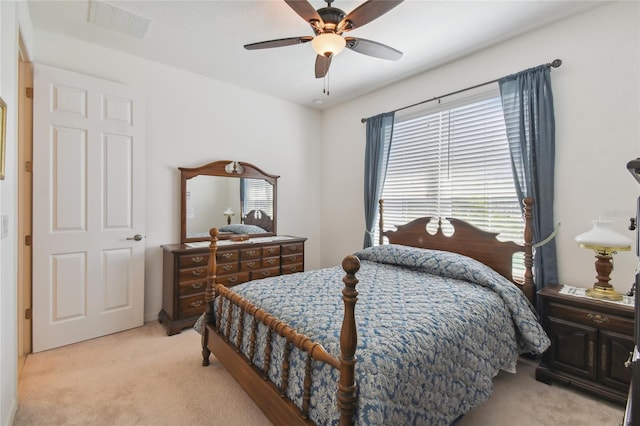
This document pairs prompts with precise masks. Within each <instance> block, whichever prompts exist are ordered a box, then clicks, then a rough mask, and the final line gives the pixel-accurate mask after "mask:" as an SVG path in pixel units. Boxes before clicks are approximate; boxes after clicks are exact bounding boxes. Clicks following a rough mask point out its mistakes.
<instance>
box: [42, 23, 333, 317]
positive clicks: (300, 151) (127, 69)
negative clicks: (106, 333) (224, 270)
mask: <svg viewBox="0 0 640 426" xmlns="http://www.w3.org/2000/svg"><path fill="white" fill-rule="evenodd" d="M35 41H36V44H35V50H34V55H35V56H34V61H35V62H37V63H44V64H47V65H52V66H56V67H59V68H64V69H69V70H72V71H75V72H80V73H84V74H88V75H92V76H96V77H100V78H104V79H108V80H113V81H117V82H120V83H124V84H127V85H129V86H132V87H135V88H137V89H138V90H141V91H142V92H143V93H144V94H145V95H146V99H147V117H146V119H147V146H146V151H147V155H146V162H147V163H146V177H147V199H146V202H147V232H146V236H147V239H146V244H147V256H146V267H145V274H146V278H145V319H146V320H147V321H148V320H153V319H156V318H157V315H158V312H159V311H160V309H161V305H162V250H161V248H160V245H162V244H170V243H177V242H179V241H180V174H179V172H178V169H177V168H178V167H180V166H184V167H195V166H200V165H203V164H205V163H208V162H211V161H215V160H239V161H245V162H248V163H251V164H254V165H256V166H258V167H259V168H261V169H262V170H264V171H266V172H268V173H272V174H276V175H280V179H279V180H278V232H279V233H280V234H290V235H297V236H303V237H307V238H308V241H307V245H306V265H305V266H306V268H307V269H311V268H317V267H318V266H319V258H320V255H319V253H320V228H319V227H317V226H309V224H317V223H319V222H320V216H319V215H320V213H319V212H320V193H319V191H318V188H320V187H321V185H322V182H321V176H320V172H321V169H320V163H319V162H318V161H317V159H318V158H320V157H321V143H320V137H319V132H318V131H316V130H317V129H318V128H319V127H320V117H321V114H320V113H319V112H318V111H314V110H311V109H309V108H306V107H301V106H298V105H295V104H292V103H289V102H284V101H281V100H278V99H275V98H272V97H268V96H264V95H260V94H257V93H255V92H251V91H247V90H244V89H240V88H238V87H235V86H231V85H228V84H225V83H221V82H218V81H214V80H211V79H208V78H205V77H202V76H200V75H197V74H192V73H188V72H185V71H182V70H179V69H176V68H171V67H167V66H164V65H161V64H158V63H155V62H151V61H147V60H143V59H140V58H137V57H134V56H130V55H125V54H121V53H118V52H115V51H112V50H108V49H104V48H101V47H98V46H95V45H91V44H87V43H84V42H81V41H78V40H74V39H70V38H65V37H62V36H59V35H55V34H51V33H45V32H38V31H36V33H35ZM309 129H313V130H314V131H309Z"/></svg>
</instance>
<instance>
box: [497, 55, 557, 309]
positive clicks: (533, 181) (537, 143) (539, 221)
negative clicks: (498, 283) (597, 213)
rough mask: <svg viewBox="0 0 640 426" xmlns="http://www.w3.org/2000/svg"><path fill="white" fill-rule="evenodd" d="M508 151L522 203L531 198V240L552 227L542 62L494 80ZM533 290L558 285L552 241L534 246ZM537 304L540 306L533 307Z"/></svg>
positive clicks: (550, 130)
mask: <svg viewBox="0 0 640 426" xmlns="http://www.w3.org/2000/svg"><path fill="white" fill-rule="evenodd" d="M498 84H499V86H500V96H501V98H502V108H503V111H504V117H505V123H506V128H507V139H508V141H509V150H510V152H511V162H512V167H513V175H514V180H515V185H516V191H517V193H518V199H519V200H520V202H521V203H522V200H523V199H524V198H525V197H531V198H533V212H532V213H533V218H532V219H533V240H534V247H535V244H536V242H540V241H542V240H543V239H545V237H547V236H548V235H551V234H552V233H553V230H554V219H553V199H554V195H553V194H554V188H553V181H554V164H555V118H554V112H553V92H552V90H551V71H550V69H549V66H548V65H541V66H538V67H535V68H531V69H528V70H525V71H522V72H519V73H517V74H513V75H509V76H506V77H503V78H501V79H500V80H499V81H498ZM533 265H534V284H535V286H536V289H538V290H539V289H541V288H542V287H543V286H545V285H549V284H557V283H558V263H557V258H556V245H555V240H554V239H551V241H549V242H548V243H545V244H544V245H541V246H539V247H537V248H536V249H535V256H534V263H533ZM538 306H539V305H538Z"/></svg>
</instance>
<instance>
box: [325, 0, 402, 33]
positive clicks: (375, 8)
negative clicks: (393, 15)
mask: <svg viewBox="0 0 640 426" xmlns="http://www.w3.org/2000/svg"><path fill="white" fill-rule="evenodd" d="M402 2H403V0H367V1H366V2H364V3H362V4H361V5H360V6H358V7H356V8H355V9H353V10H352V11H351V13H349V14H348V15H347V16H345V17H344V19H343V20H342V21H341V22H340V23H339V24H338V26H337V27H336V28H338V33H342V32H345V31H351V30H353V29H354V28H358V27H361V26H363V25H364V24H368V23H369V22H371V21H373V20H374V19H376V18H379V17H380V16H382V15H384V14H385V13H387V12H388V11H390V10H391V9H393V8H394V7H396V6H398V5H399V4H400V3H402Z"/></svg>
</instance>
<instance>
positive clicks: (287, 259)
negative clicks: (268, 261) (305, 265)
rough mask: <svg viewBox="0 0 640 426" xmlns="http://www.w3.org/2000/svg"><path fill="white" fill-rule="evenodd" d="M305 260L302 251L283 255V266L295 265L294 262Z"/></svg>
mask: <svg viewBox="0 0 640 426" xmlns="http://www.w3.org/2000/svg"><path fill="white" fill-rule="evenodd" d="M303 260H304V255H303V254H302V253H300V254H290V255H287V256H282V266H285V265H293V264H294V263H302V261H303Z"/></svg>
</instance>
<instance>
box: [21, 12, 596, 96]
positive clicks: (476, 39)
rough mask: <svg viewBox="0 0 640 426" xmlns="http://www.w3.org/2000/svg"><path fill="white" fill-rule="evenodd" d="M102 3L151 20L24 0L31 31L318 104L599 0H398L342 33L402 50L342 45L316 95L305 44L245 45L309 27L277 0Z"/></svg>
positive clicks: (302, 31) (405, 75) (296, 33)
mask: <svg viewBox="0 0 640 426" xmlns="http://www.w3.org/2000/svg"><path fill="white" fill-rule="evenodd" d="M107 3H108V4H111V5H114V6H116V7H119V8H122V9H125V10H127V11H130V12H133V13H136V14H139V15H142V16H144V17H146V18H149V19H151V26H150V27H149V30H148V32H147V34H146V37H144V38H143V39H139V38H135V37H132V36H129V35H125V34H121V33H117V32H113V31H110V30H107V29H105V28H103V27H100V26H97V25H94V24H90V23H89V22H88V20H87V18H88V16H89V5H90V1H88V0H71V1H50V0H47V1H34V0H29V1H28V4H29V11H30V14H31V18H32V21H33V25H34V27H35V28H36V29H41V30H45V31H49V32H54V33H60V34H63V35H66V36H69V37H73V38H77V39H81V40H84V41H87V42H90V43H95V44H98V45H100V46H103V47H106V48H109V49H114V50H118V51H122V52H125V53H129V54H132V55H136V56H140V57H144V58H147V59H150V60H153V61H157V62H161V63H164V64H167V65H171V66H174V67H177V68H182V69H185V70H189V71H192V72H194V73H198V74H202V75H205V76H208V77H211V78H213V79H216V80H220V81H224V82H228V83H230V84H233V85H236V86H240V87H244V88H247V89H250V90H253V91H256V92H261V93H264V94H267V95H271V96H274V97H278V98H282V99H286V100H289V101H292V102H296V103H299V104H302V105H306V106H309V107H312V108H317V109H325V108H328V107H331V106H334V105H337V104H338V103H341V102H344V101H347V100H349V99H353V98H355V97H357V96H360V95H363V94H365V93H368V92H370V91H373V90H376V89H379V88H381V87H383V86H386V85H388V84H390V83H392V82H395V81H398V80H402V79H405V78H408V77H410V76H412V75H415V74H419V73H421V72H424V71H426V70H429V69H431V68H434V67H436V66H438V65H442V64H443V63H446V62H448V61H452V60H455V59H458V58H460V57H462V56H465V55H468V54H470V53H472V52H474V51H477V50H480V49H483V48H486V47H488V46H491V45H493V44H496V43H499V42H501V41H503V40H505V39H508V38H511V37H513V36H515V35H517V34H521V33H524V32H527V31H530V30H533V29H535V28H539V27H541V26H543V25H546V24H549V23H551V22H553V21H556V20H559V19H563V18H565V17H567V16H570V15H573V14H576V13H579V12H581V11H584V10H586V9H589V8H592V7H595V6H598V5H600V4H602V3H603V2H595V1H591V0H587V1H577V0H569V1H560V0H544V1H516V0H512V1H506V0H505V1H471V0H467V1H428V0H405V1H404V2H403V3H402V4H400V5H399V6H397V7H396V8H394V9H393V10H391V11H390V12H388V13H387V14H385V15H383V16H381V17H380V18H378V19H376V20H374V21H372V22H370V23H368V24H366V25H364V26H362V27H361V28H356V29H354V30H353V31H351V32H349V33H347V35H349V36H353V37H360V38H366V39H370V40H374V41H377V42H380V43H383V44H386V45H388V46H391V47H393V48H395V49H398V50H400V51H402V52H403V53H404V55H403V57H402V58H401V59H400V60H398V61H385V60H382V59H376V58H371V57H368V56H365V55H362V54H359V53H356V52H353V51H350V50H348V49H346V50H345V51H344V52H343V53H341V54H340V55H338V56H336V57H335V58H333V61H332V64H331V70H330V72H329V88H330V95H329V96H326V95H325V94H323V87H324V81H323V79H316V78H315V77H314V63H315V55H316V54H315V52H314V51H313V49H312V47H311V43H306V44H303V45H295V46H288V47H281V48H275V49H265V50H254V51H248V50H245V49H244V48H243V45H244V44H247V43H253V42H258V41H263V40H271V39H278V38H286V37H296V36H308V35H313V32H312V30H311V27H310V26H309V25H308V24H307V23H306V22H304V20H303V19H302V18H301V17H300V16H298V15H297V14H296V13H295V12H294V11H293V10H292V9H291V8H290V7H289V6H288V5H287V4H286V3H285V2H284V1H281V0H258V1H245V0H241V1H239V0H235V1H221V0H215V1H214V0H209V1H185V0H174V1H108V2H107ZM310 3H311V4H312V5H313V7H314V8H316V9H319V8H321V7H325V6H326V3H325V2H324V1H320V0H311V1H310ZM361 3H362V1H347V0H345V1H342V0H336V1H335V2H334V3H333V5H332V6H333V7H337V8H340V9H342V10H344V11H345V12H346V13H349V12H350V11H351V10H353V9H354V8H356V7H357V6H358V5H360V4H361ZM553 59H555V58H552V57H549V60H553ZM318 100H320V101H322V102H321V103H320V102H319V101H318Z"/></svg>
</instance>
